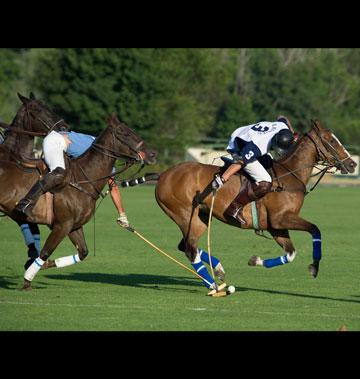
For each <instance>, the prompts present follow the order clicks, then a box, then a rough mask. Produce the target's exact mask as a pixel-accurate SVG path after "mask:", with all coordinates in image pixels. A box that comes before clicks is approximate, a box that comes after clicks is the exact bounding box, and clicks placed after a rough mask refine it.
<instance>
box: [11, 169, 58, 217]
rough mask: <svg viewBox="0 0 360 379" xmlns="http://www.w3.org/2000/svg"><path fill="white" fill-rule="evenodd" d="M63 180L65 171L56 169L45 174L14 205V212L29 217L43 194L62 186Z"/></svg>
mask: <svg viewBox="0 0 360 379" xmlns="http://www.w3.org/2000/svg"><path fill="white" fill-rule="evenodd" d="M64 178H65V170H64V169H63V168H61V167H56V169H55V170H54V171H52V172H49V173H47V174H46V175H45V176H44V178H43V179H41V180H39V181H38V182H37V183H35V184H34V185H33V186H32V188H31V189H30V191H29V192H28V193H27V194H26V196H25V197H24V198H23V199H21V200H20V201H19V203H18V204H17V205H16V207H15V208H14V211H16V212H20V213H23V214H25V215H26V216H30V215H31V211H32V209H33V208H34V206H35V204H36V203H37V201H38V200H39V197H40V196H41V195H42V194H44V193H45V192H49V191H51V190H53V189H55V187H58V186H59V185H60V184H62V183H63V181H64Z"/></svg>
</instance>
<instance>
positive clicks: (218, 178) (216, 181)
mask: <svg viewBox="0 0 360 379" xmlns="http://www.w3.org/2000/svg"><path fill="white" fill-rule="evenodd" d="M224 183H225V180H224V179H223V177H222V176H220V175H218V174H216V175H215V179H214V180H213V181H212V182H211V187H212V189H214V190H218V189H219V188H221V187H222V186H223V185H224Z"/></svg>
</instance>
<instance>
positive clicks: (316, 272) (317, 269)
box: [309, 263, 319, 278]
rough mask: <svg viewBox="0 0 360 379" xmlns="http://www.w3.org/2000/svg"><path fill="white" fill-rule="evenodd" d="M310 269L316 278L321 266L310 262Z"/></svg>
mask: <svg viewBox="0 0 360 379" xmlns="http://www.w3.org/2000/svg"><path fill="white" fill-rule="evenodd" d="M309 271H310V274H311V275H312V276H313V278H316V277H317V275H318V272H319V267H317V266H316V265H314V264H313V263H311V264H309Z"/></svg>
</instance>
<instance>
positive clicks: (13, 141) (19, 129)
mask: <svg viewBox="0 0 360 379" xmlns="http://www.w3.org/2000/svg"><path fill="white" fill-rule="evenodd" d="M18 96H19V98H20V100H21V101H22V105H21V107H20V108H19V110H18V111H17V113H16V115H15V117H14V119H13V121H12V123H11V124H9V125H8V124H5V123H0V127H2V128H4V129H5V133H4V135H5V138H4V141H3V143H2V144H1V145H0V170H1V168H2V167H5V166H7V165H8V163H9V161H10V162H12V163H16V164H17V165H18V167H22V168H23V170H29V169H30V168H31V167H35V166H36V164H37V163H38V160H35V159H34V158H35V157H34V153H33V151H34V137H35V136H39V137H44V136H46V135H47V134H48V133H49V132H50V131H52V130H56V131H57V130H66V129H68V125H67V124H66V123H65V122H64V120H63V119H61V118H60V117H59V116H57V115H56V114H55V113H54V112H52V111H51V110H50V109H49V108H48V107H47V106H46V105H45V104H44V103H42V102H41V101H40V100H38V99H36V98H35V95H34V94H33V93H32V92H31V93H30V98H27V97H25V96H23V95H21V94H18ZM14 221H15V222H16V223H17V224H18V225H19V227H20V228H21V230H22V232H23V231H24V230H27V232H26V233H27V234H28V235H29V234H31V238H30V242H31V241H33V242H31V243H30V242H29V241H28V240H29V238H27V239H26V240H25V241H26V243H27V247H28V252H27V253H28V258H29V259H28V261H27V262H26V263H25V266H24V267H25V268H27V267H28V266H29V265H30V264H31V263H32V261H33V260H34V259H35V258H36V257H37V256H38V254H39V252H38V249H37V248H36V246H35V245H36V244H37V243H38V244H39V245H40V230H39V228H38V226H37V224H34V223H28V224H27V223H26V224H24V222H23V221H20V220H18V219H14ZM36 240H38V242H36Z"/></svg>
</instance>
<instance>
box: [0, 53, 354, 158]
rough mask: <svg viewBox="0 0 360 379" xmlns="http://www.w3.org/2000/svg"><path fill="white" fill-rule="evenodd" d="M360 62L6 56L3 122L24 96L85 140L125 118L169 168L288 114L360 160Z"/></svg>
mask: <svg viewBox="0 0 360 379" xmlns="http://www.w3.org/2000/svg"><path fill="white" fill-rule="evenodd" d="M359 62H360V49H313V48H311V49H310V48H309V49H307V48H303V49H301V48H287V49H279V48H267V49H264V48H256V49H249V48H247V49H245V48H242V49H235V48H231V49H229V48H222V49H196V48H181V49H180V48H177V49H175V48H171V49H170V48H167V49H165V48H146V49H145V48H77V49H75V48H66V49H21V48H19V49H1V50H0V83H1V86H0V100H1V105H0V111H1V113H0V118H1V119H3V120H5V121H9V120H11V118H12V117H13V115H14V113H15V111H16V108H17V106H18V100H17V97H16V92H18V91H20V92H21V91H22V90H23V89H25V90H26V91H30V90H33V91H34V92H35V93H36V95H37V96H38V97H40V98H41V99H43V100H44V101H45V102H46V103H48V104H49V106H51V107H52V108H53V109H54V110H55V112H57V113H59V114H60V115H62V116H63V117H64V118H65V119H66V121H67V122H68V123H69V124H70V125H71V126H72V128H73V129H74V130H76V131H81V132H84V133H90V134H94V135H97V134H98V133H99V132H100V131H101V130H102V129H103V128H104V127H105V126H106V118H107V117H108V116H109V115H110V113H111V112H116V113H117V114H118V116H119V118H120V119H121V120H122V121H124V122H126V123H127V124H129V125H130V126H131V127H132V128H134V129H135V130H136V131H137V132H139V133H140V134H141V135H142V136H143V138H144V139H145V140H146V141H147V142H148V143H149V144H152V145H153V146H154V147H155V148H156V149H157V150H158V151H159V159H160V162H161V164H164V165H168V164H173V163H175V162H177V161H179V160H183V157H184V151H185V148H186V147H187V146H189V145H193V144H197V142H198V141H200V140H201V139H204V138H207V137H212V138H214V137H215V138H219V139H222V140H224V139H225V140H226V139H228V137H229V136H230V134H231V132H232V131H233V130H234V129H236V128H237V127H239V126H241V125H245V124H248V123H252V122H257V121H260V120H274V119H275V118H276V116H277V115H278V114H284V115H286V116H287V117H289V118H290V120H291V121H292V123H293V125H294V126H295V128H296V129H297V130H298V131H300V132H304V131H306V130H307V129H308V128H309V127H310V125H311V123H310V120H311V119H315V118H318V119H320V120H321V121H322V123H323V124H324V125H325V126H327V127H329V128H331V129H332V130H333V131H334V132H335V133H336V134H337V135H339V136H340V138H341V139H342V142H343V143H344V144H345V145H351V146H353V147H354V149H355V150H356V149H357V146H360V136H359V132H358V129H359V128H358V126H357V125H358V120H360V107H359V98H360V97H359V95H360V80H359V78H360V65H359Z"/></svg>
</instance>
